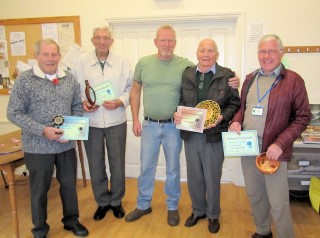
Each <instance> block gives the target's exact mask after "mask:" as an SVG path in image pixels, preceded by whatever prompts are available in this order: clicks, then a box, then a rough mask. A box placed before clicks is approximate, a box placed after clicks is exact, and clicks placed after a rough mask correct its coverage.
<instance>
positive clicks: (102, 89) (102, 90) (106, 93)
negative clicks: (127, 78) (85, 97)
mask: <svg viewBox="0 0 320 238" xmlns="http://www.w3.org/2000/svg"><path fill="white" fill-rule="evenodd" d="M92 88H93V90H94V92H95V95H91V98H94V96H95V98H96V104H97V105H101V104H103V102H104V101H108V100H114V99H116V98H117V97H116V95H115V91H114V88H113V85H112V83H111V81H110V80H107V81H104V82H102V83H99V84H97V85H94V86H92Z"/></svg>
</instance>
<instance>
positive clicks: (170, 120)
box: [144, 117, 174, 123]
mask: <svg viewBox="0 0 320 238" xmlns="http://www.w3.org/2000/svg"><path fill="white" fill-rule="evenodd" d="M144 119H145V120H146V121H152V122H158V123H171V122H173V121H174V120H173V118H170V119H166V120H154V119H152V118H150V117H144Z"/></svg>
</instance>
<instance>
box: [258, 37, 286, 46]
mask: <svg viewBox="0 0 320 238" xmlns="http://www.w3.org/2000/svg"><path fill="white" fill-rule="evenodd" d="M270 40H275V41H277V44H278V48H279V50H282V49H283V44H282V40H281V38H280V37H279V36H277V35H275V34H269V35H265V36H263V37H262V38H261V39H260V40H259V42H258V47H259V46H260V44H261V43H263V42H266V41H270Z"/></svg>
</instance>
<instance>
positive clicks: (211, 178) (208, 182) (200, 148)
mask: <svg viewBox="0 0 320 238" xmlns="http://www.w3.org/2000/svg"><path fill="white" fill-rule="evenodd" d="M184 146H185V154H186V161H187V179H188V188H189V194H190V197H191V201H192V213H193V214H194V215H196V216H201V215H204V214H206V215H207V217H208V218H210V219H218V218H219V216H220V213H221V208H220V180H221V174H222V164H223V161H224V154H223V147H222V142H221V141H219V142H214V143H206V135H205V134H198V133H194V134H192V135H191V137H190V139H189V140H188V141H185V142H184Z"/></svg>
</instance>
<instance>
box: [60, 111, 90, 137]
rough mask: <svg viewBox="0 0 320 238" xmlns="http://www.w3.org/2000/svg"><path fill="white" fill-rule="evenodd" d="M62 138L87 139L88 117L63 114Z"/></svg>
mask: <svg viewBox="0 0 320 238" xmlns="http://www.w3.org/2000/svg"><path fill="white" fill-rule="evenodd" d="M63 119H64V122H63V124H62V125H61V126H60V129H62V130H63V136H62V137H61V138H60V139H62V140H88V133H89V117H75V116H64V117H63Z"/></svg>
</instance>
